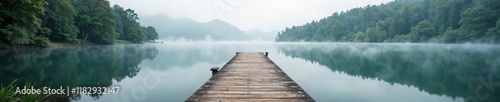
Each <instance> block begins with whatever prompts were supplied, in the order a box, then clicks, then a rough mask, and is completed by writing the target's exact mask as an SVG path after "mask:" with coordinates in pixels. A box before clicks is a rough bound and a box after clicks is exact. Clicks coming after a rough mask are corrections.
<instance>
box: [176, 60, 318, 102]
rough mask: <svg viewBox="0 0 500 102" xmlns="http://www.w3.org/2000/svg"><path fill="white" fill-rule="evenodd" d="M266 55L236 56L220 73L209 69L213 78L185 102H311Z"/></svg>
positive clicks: (312, 101) (216, 69)
mask: <svg viewBox="0 0 500 102" xmlns="http://www.w3.org/2000/svg"><path fill="white" fill-rule="evenodd" d="M267 55H268V53H267V52H266V53H262V52H237V53H236V55H235V56H234V57H233V58H232V59H231V60H230V61H229V62H227V64H226V65H224V66H223V67H222V68H221V69H220V70H218V68H217V67H214V68H211V70H212V71H214V72H213V76H212V77H211V78H210V79H209V80H208V81H207V82H206V83H205V84H203V86H201V87H200V88H199V89H198V90H197V91H196V92H195V93H193V95H191V96H190V97H189V98H188V99H187V100H186V102H192V101H209V102H233V101H246V102H248V101H251V102H253V101H273V102H274V101H286V102H314V99H312V98H311V97H310V96H309V95H308V94H307V93H306V92H305V91H304V90H303V89H302V88H301V87H300V86H299V85H298V84H297V83H295V81H293V80H292V79H291V78H290V77H288V75H287V74H286V73H285V72H283V70H281V69H280V68H279V67H278V66H277V65H276V64H274V62H273V61H271V60H270V59H269V58H267Z"/></svg>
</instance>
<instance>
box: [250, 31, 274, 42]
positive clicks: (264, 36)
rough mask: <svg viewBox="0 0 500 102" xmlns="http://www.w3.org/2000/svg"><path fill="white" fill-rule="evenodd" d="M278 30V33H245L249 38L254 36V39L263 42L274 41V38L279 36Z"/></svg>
mask: <svg viewBox="0 0 500 102" xmlns="http://www.w3.org/2000/svg"><path fill="white" fill-rule="evenodd" d="M278 32H279V31H278V30H276V31H270V32H264V31H262V30H259V29H253V30H249V31H245V33H246V34H248V35H249V36H252V37H253V38H254V39H257V40H262V41H274V38H276V36H277V35H278Z"/></svg>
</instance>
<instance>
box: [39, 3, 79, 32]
mask: <svg viewBox="0 0 500 102" xmlns="http://www.w3.org/2000/svg"><path fill="white" fill-rule="evenodd" d="M46 1H47V2H48V5H46V6H45V10H46V11H45V15H43V16H41V18H43V20H44V21H43V22H42V24H43V25H42V26H45V27H47V28H49V29H50V31H51V33H50V35H49V36H48V37H49V39H50V40H52V41H64V42H76V41H77V40H76V36H77V33H78V27H77V26H76V25H75V17H76V15H77V11H76V9H75V8H74V6H73V5H72V4H71V1H70V0H46Z"/></svg>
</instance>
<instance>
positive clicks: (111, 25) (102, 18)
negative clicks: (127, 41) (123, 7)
mask: <svg viewBox="0 0 500 102" xmlns="http://www.w3.org/2000/svg"><path fill="white" fill-rule="evenodd" d="M74 6H75V8H76V9H77V10H78V11H79V12H78V16H77V18H76V22H77V25H78V28H79V29H80V33H79V38H80V39H82V40H84V41H90V42H93V43H98V44H112V43H113V42H114V39H115V38H116V37H117V36H118V33H116V32H115V27H116V23H115V15H114V14H113V13H112V8H111V7H110V5H109V1H106V0H74Z"/></svg>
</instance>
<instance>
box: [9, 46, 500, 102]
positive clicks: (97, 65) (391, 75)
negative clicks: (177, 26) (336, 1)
mask: <svg viewBox="0 0 500 102" xmlns="http://www.w3.org/2000/svg"><path fill="white" fill-rule="evenodd" d="M237 51H244V52H252V51H256V52H264V51H267V52H270V55H269V58H270V59H271V60H273V61H274V62H275V63H276V64H277V65H278V66H280V67H281V68H282V69H283V70H284V71H285V72H286V73H287V74H288V75H289V76H290V77H291V78H292V79H293V80H294V81H296V82H297V83H298V84H299V85H300V86H301V87H302V88H303V89H304V90H305V91H306V92H307V93H308V94H309V95H310V96H311V97H313V98H314V99H315V100H316V101H319V102H330V101H340V102H366V101H370V102H462V101H464V100H471V101H474V100H478V101H490V102H498V101H500V94H499V93H500V84H498V83H495V82H500V71H499V70H498V69H499V68H500V56H499V55H500V46H498V45H475V44H372V43H272V42H259V43H255V42H252V43H249V42H248V43H245V42H185V43H160V44H142V45H109V46H91V47H70V48H48V49H27V50H0V60H1V62H0V81H1V82H2V83H9V82H11V81H12V80H15V79H17V80H18V82H26V81H28V82H32V83H36V85H39V86H52V87H59V86H69V87H77V86H85V87H109V86H116V87H120V88H121V89H120V92H119V94H117V95H101V94H92V95H78V94H75V95H70V96H69V97H68V96H66V95H59V96H56V95H55V96H51V97H50V98H51V99H52V100H75V101H83V102H87V101H101V102H116V101H150V102H160V101H162V102H165V101H168V102H180V101H184V100H185V99H187V98H188V97H189V96H190V95H191V94H192V93H194V92H195V91H196V90H197V89H198V88H199V87H200V86H201V85H202V84H203V83H205V81H207V80H208V79H209V78H210V76H211V72H210V71H209V68H210V67H213V66H219V67H221V66H223V65H224V64H225V63H226V62H227V61H229V59H231V58H232V57H233V56H234V54H235V52H237ZM19 84H21V83H19Z"/></svg>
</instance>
